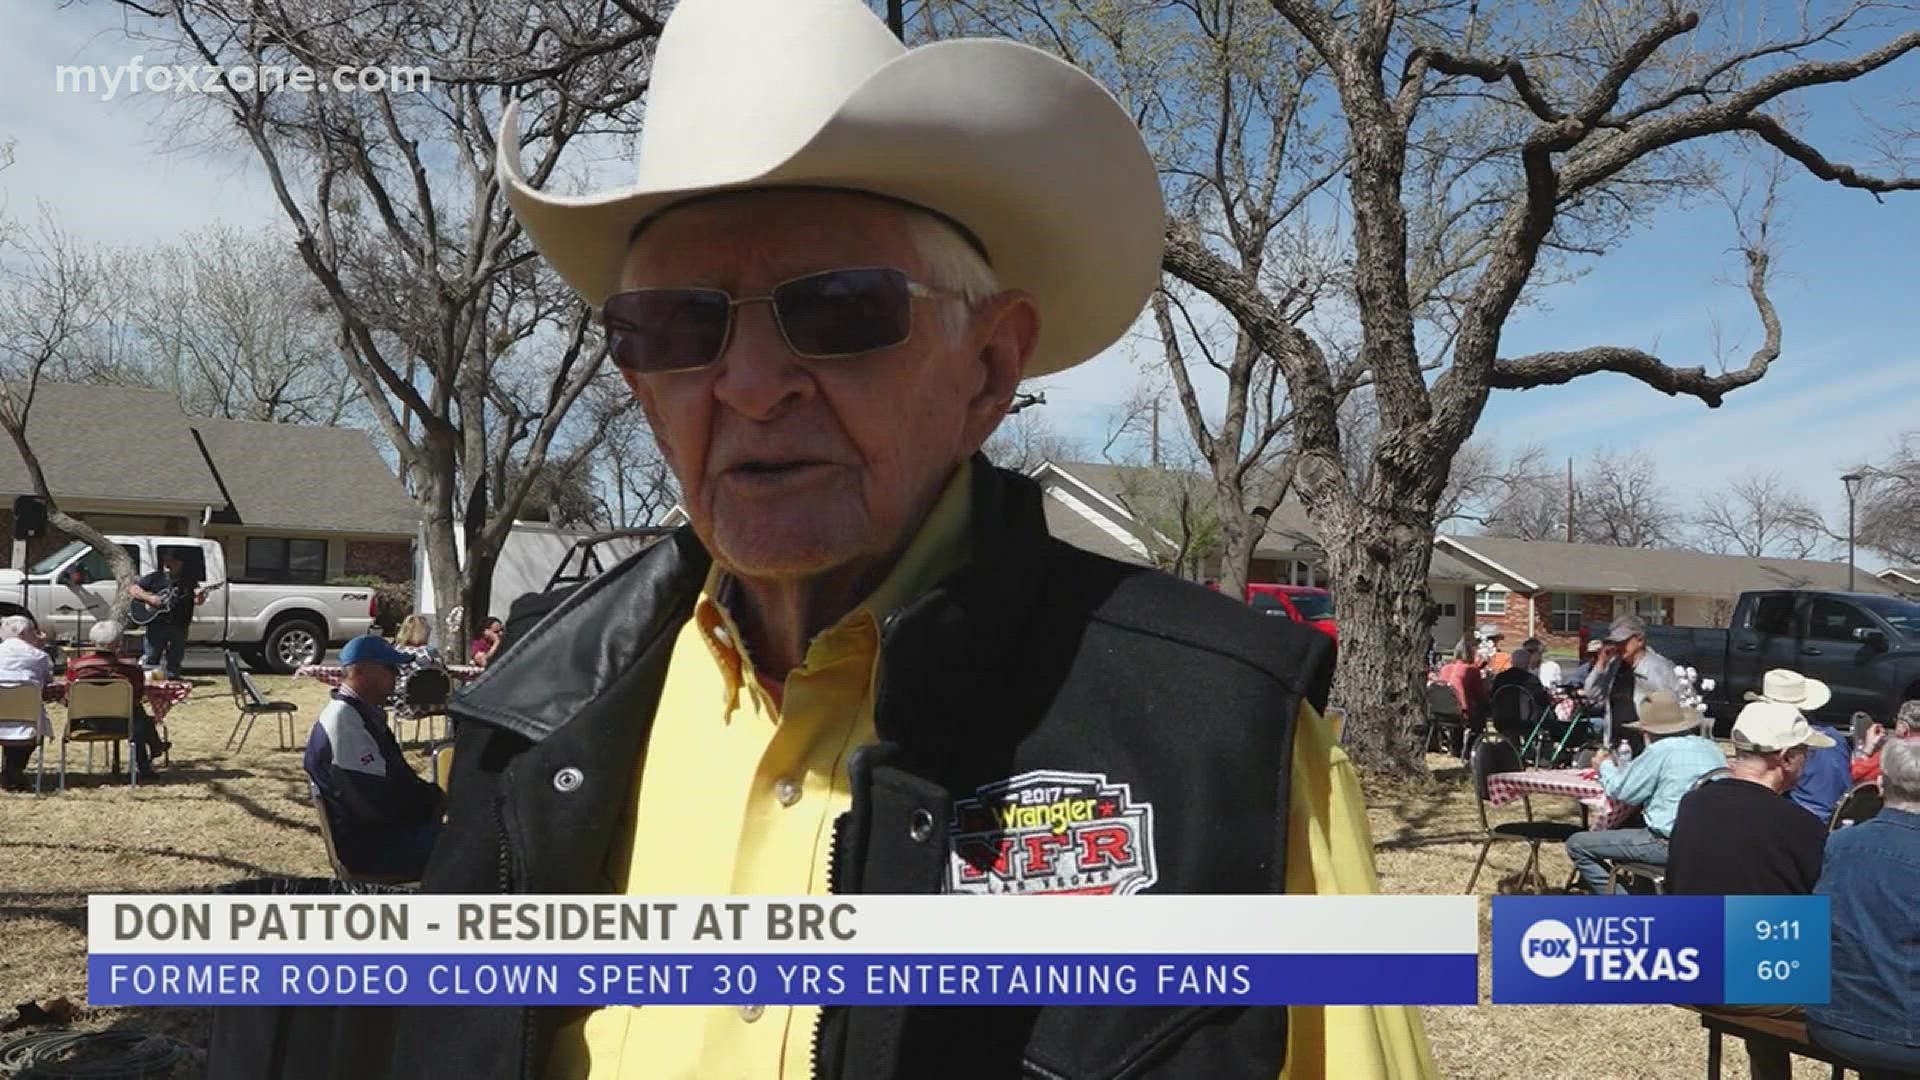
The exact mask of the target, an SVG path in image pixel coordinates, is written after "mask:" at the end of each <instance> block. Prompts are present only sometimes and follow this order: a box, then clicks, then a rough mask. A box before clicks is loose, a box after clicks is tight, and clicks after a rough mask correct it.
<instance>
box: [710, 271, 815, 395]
mask: <svg viewBox="0 0 1920 1080" xmlns="http://www.w3.org/2000/svg"><path fill="white" fill-rule="evenodd" d="M716 363H717V364H718V365H719V374H718V376H717V377H716V378H715V379H714V385H713V395H714V397H716V398H718V399H719V400H720V401H721V402H722V403H724V404H725V405H726V406H727V407H728V408H730V409H732V410H733V411H735V412H737V413H739V414H740V415H742V416H744V417H747V418H748V419H750V420H771V419H773V418H774V417H776V416H778V415H780V413H782V412H784V411H785V410H787V409H789V408H792V407H793V406H794V405H795V404H797V403H799V402H800V401H803V400H805V399H806V398H807V397H809V396H811V395H812V394H813V392H814V381H813V374H812V373H811V372H809V371H808V370H807V368H806V365H804V364H803V363H801V361H800V358H799V357H798V356H796V355H794V352H793V349H792V348H791V347H789V346H788V344H787V339H786V338H785V336H783V335H782V334H781V333H780V327H779V324H778V323H777V322H775V318H774V312H773V305H772V304H771V303H768V302H766V301H752V302H749V303H744V304H741V305H740V306H739V307H737V308H735V309H734V312H733V333H732V335H731V336H730V337H729V338H728V339H727V347H726V350H725V351H724V352H722V353H721V354H720V357H719V359H718V360H717V361H716Z"/></svg>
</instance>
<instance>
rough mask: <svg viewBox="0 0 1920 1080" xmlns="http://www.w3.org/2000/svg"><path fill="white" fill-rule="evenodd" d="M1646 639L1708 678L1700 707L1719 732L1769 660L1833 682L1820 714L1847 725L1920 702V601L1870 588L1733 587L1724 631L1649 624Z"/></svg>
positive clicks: (1888, 717) (1886, 718)
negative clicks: (1710, 683)
mask: <svg viewBox="0 0 1920 1080" xmlns="http://www.w3.org/2000/svg"><path fill="white" fill-rule="evenodd" d="M1647 644H1648V645H1650V646H1652V647H1653V649H1654V651H1655V652H1658V653H1660V654H1661V655H1663V656H1665V657H1667V658H1668V659H1669V660H1672V661H1673V662H1674V663H1676V664H1683V665H1686V666H1688V667H1693V668H1698V669H1699V671H1700V676H1701V678H1703V679H1707V678H1710V679H1713V680H1714V684H1715V685H1714V688H1713V690H1712V692H1710V693H1708V694H1707V695H1706V697H1707V705H1708V708H1709V711H1711V712H1712V713H1713V715H1714V717H1715V719H1716V720H1718V721H1719V723H1718V724H1717V725H1716V726H1717V727H1719V728H1720V729H1722V730H1724V729H1725V728H1726V727H1727V726H1728V725H1729V724H1731V723H1732V718H1733V716H1734V714H1736V713H1738V712H1739V711H1740V706H1741V705H1742V704H1744V703H1745V700H1746V693H1747V691H1749V690H1753V689H1756V688H1758V686H1759V685H1760V678H1761V676H1762V675H1764V674H1765V673H1766V672H1767V671H1768V670H1769V669H1771V668H1791V669H1793V670H1795V671H1798V672H1800V673H1801V674H1803V675H1806V676H1808V677H1810V678H1815V679H1819V680H1820V681H1822V682H1824V683H1826V684H1827V685H1828V686H1829V687H1831V688H1832V689H1833V700H1832V701H1830V702H1829V703H1828V704H1827V706H1826V707H1825V708H1823V709H1821V710H1820V712H1819V716H1820V719H1821V720H1822V721H1824V722H1826V723H1830V724H1832V725H1834V726H1835V727H1838V728H1840V729H1841V730H1845V729H1846V727H1847V722H1848V720H1849V719H1850V718H1851V717H1852V716H1853V714H1854V713H1856V712H1864V713H1867V714H1868V715H1870V716H1872V717H1873V718H1874V719H1875V720H1878V721H1880V722H1882V723H1886V724H1891V723H1892V721H1893V713H1894V710H1896V709H1898V708H1899V707H1900V703H1901V702H1903V701H1912V700H1920V604H1916V603H1914V602H1913V601H1911V600H1902V599H1900V598H1899V597H1895V596H1879V595H1875V594H1871V593H1837V592H1818V591H1814V590H1810V589H1782V590H1770V591H1765V592H1748V593H1742V594H1740V600H1739V602H1738V603H1737V604H1735V605H1734V609H1733V621H1732V625H1731V628H1730V629H1726V630H1714V629H1708V628H1705V627H1690V626H1650V627H1648V628H1647Z"/></svg>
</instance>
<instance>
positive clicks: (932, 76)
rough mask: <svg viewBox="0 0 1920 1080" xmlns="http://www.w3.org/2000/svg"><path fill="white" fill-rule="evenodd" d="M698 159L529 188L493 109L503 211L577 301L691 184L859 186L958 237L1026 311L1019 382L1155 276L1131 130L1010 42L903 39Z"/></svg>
mask: <svg viewBox="0 0 1920 1080" xmlns="http://www.w3.org/2000/svg"><path fill="white" fill-rule="evenodd" d="M713 137H714V138H725V134H724V133H715V134H714V136H713ZM714 157H715V160H714V162H713V163H712V164H711V165H710V166H702V165H700V164H697V163H696V164H695V165H693V166H690V167H686V168H671V172H670V173H669V172H668V169H667V168H663V169H661V170H659V171H660V172H662V173H666V174H668V175H671V177H672V179H671V181H670V182H665V183H658V184H651V185H649V184H641V185H639V186H635V187H632V188H628V189H625V190H621V191H615V192H611V193H607V194H601V195H590V196H565V195H547V194H544V193H542V192H541V191H539V190H538V189H536V188H534V187H533V186H532V184H531V183H530V182H529V181H528V180H527V178H526V173H525V171H524V169H523V167H522V164H521V160H520V158H521V153H520V136H519V126H518V111H517V108H515V107H513V106H509V108H508V109H507V111H506V115H505V116H504V117H503V118H502V121H501V135H500V140H499V172H500V175H501V177H502V179H503V182H504V185H505V190H506V195H507V200H508V202H509V203H510V204H511V205H512V207H513V211H514V214H515V216H516V217H517V218H518V219H519V221H520V223H521V225H522V227H524V228H525V229H526V231H527V234H528V236H529V238H531V240H532V241H533V244H534V246H535V247H536V248H538V249H539V250H540V252H541V253H542V254H543V255H545V256H546V258H547V259H548V261H549V262H551V263H552V264H553V267H554V269H555V270H556V271H557V272H558V273H559V274H560V276H561V277H562V278H563V279H565V280H566V281H567V283H568V284H570V285H571V286H573V288H574V289H575V290H576V291H577V292H579V293H580V295H581V296H582V297H583V298H584V299H585V300H586V301H587V302H588V303H589V304H591V305H593V306H595V307H599V306H600V305H601V304H603V303H604V302H605V301H606V299H607V297H609V296H611V295H613V294H614V293H615V292H617V291H619V288H620V272H621V267H622V264H623V262H624V260H625V257H626V252H627V248H628V244H629V241H630V238H631V234H632V230H633V227H634V226H635V225H636V224H637V223H639V222H641V221H643V220H645V219H646V218H648V217H650V216H652V215H654V214H656V213H659V212H660V211H661V210H664V209H666V208H668V207H670V206H672V205H674V204H675V203H678V202H683V201H686V200H688V199H692V198H697V197H699V196H702V195H708V194H714V193H720V192H726V191H734V190H740V191H745V190H754V189H760V188H779V187H827V188H838V189H845V190H851V191H865V192H871V193H874V194H877V195H883V196H887V197H889V198H892V199H898V200H904V201H906V202H909V203H913V204H916V205H919V206H924V207H926V208H928V209H930V210H933V211H936V212H938V213H940V214H942V215H944V216H946V217H948V218H951V219H953V220H954V221H956V222H959V223H960V224H961V225H963V226H965V227H966V228H967V229H968V230H970V231H972V232H973V233H974V235H975V236H976V237H977V238H978V239H979V240H980V242H981V244H982V246H984V247H985V249H986V252H987V255H988V258H989V261H990V263H991V264H992V267H993V269H994V271H995V273H996V276H997V277H998V278H999V281H1000V284H1001V286H1002V287H1003V288H1007V289H1022V290H1025V291H1026V292H1028V293H1030V294H1032V296H1033V298H1034V301H1035V305H1036V306H1037V307H1038V309H1039V312H1040V319H1041V323H1040V335H1039V339H1038V341H1037V342H1036V343H1035V346H1034V351H1033V355H1032V357H1031V358H1030V360H1029V362H1028V364H1027V368H1026V375H1027V376H1028V377H1033V376H1038V375H1046V374H1050V373H1052V372H1056V371H1060V370H1062V369H1064V368H1067V367H1070V366H1072V365H1074V364H1077V363H1079V362H1081V361H1083V360H1086V359H1088V358H1090V357H1092V356H1093V355H1095V354H1096V353H1098V352H1100V351H1101V350H1103V349H1105V348H1106V347H1107V346H1109V345H1111V344H1112V343H1113V342H1114V341H1116V340H1118V339H1119V337H1120V336H1121V335H1122V334H1124V333H1125V332H1126V331H1127V329H1128V327H1130V326H1131V325H1132V323H1133V321H1134V319H1135V317H1136V316H1138V314H1139V312H1140V310H1141V308H1142V307H1143V306H1144V305H1145V303H1146V301H1147V297H1148V296H1149V295H1150V294H1151V292H1152V291H1153V289H1154V288H1155V287H1157V286H1158V284H1159V280H1160V256H1161V250H1162V247H1163V245H1164V243H1165V232H1166V209H1165V205H1164V203H1163V201H1162V199H1161V194H1160V185H1159V175H1158V172H1157V170H1156V168H1155V166H1154V163H1153V159H1152V156H1151V155H1150V154H1149V153H1148V151H1147V148H1146V144H1145V142H1144V141H1142V139H1141V137H1140V132H1139V130H1138V129H1137V128H1136V127H1135V126H1134V124H1133V122H1132V120H1131V119H1130V118H1129V117H1128V115H1127V113H1126V111H1125V110H1124V109H1122V108H1120V107H1119V105H1118V104H1117V103H1116V102H1115V101H1114V100H1113V98H1112V96H1111V95H1109V94H1108V93H1107V91H1106V90H1105V88H1103V87H1102V86H1101V85H1100V84H1099V83H1098V82H1096V81H1094V80H1093V78H1091V77H1090V76H1088V75H1087V74H1085V73H1084V72H1082V71H1080V70H1079V69H1078V68H1075V67H1073V66H1072V65H1070V64H1067V63H1066V62H1065V61H1062V60H1059V59H1057V58H1055V57H1053V56H1050V55H1048V54H1047V53H1044V52H1041V51H1040V50H1038V49H1034V48H1031V47H1029V46H1026V45H1021V44H1019V43H1017V42H1011V41H994V40H980V39H969V40H960V41H947V42H940V43H937V44H933V45H927V46H924V47H922V48H918V49H913V50H910V51H908V52H905V53H903V54H902V55H900V56H899V57H898V58H896V59H894V60H891V61H889V62H887V63H885V64H883V65H882V66H880V67H879V68H877V69H875V70H874V71H873V73H872V74H871V75H869V76H868V77H867V78H865V79H864V81H862V82H860V83H859V84H858V85H856V86H854V87H853V89H852V90H851V92H849V93H848V94H847V96H846V97H845V98H844V100H842V101H841V102H840V104H839V106H838V108H836V109H834V110H833V111H832V112H831V113H830V115H828V116H827V117H826V119H825V120H824V122H823V123H821V124H820V126H819V127H818V129H817V130H814V131H812V132H798V133H795V137H794V138H793V139H792V140H791V145H790V146H765V147H762V149H761V150H760V151H758V152H754V151H747V152H727V153H718V154H716V155H714Z"/></svg>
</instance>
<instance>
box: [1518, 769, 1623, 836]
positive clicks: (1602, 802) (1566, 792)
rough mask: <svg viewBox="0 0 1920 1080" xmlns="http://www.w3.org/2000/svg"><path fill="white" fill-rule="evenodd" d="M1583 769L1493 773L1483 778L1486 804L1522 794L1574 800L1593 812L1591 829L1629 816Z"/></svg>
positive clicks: (1606, 825) (1617, 821) (1599, 827)
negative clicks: (1485, 785) (1485, 779)
mask: <svg viewBox="0 0 1920 1080" xmlns="http://www.w3.org/2000/svg"><path fill="white" fill-rule="evenodd" d="M1584 773H1585V770H1584V769H1532V770H1529V771H1526V772H1507V773H1494V774H1493V775H1492V776H1489V777H1487V801H1488V802H1490V803H1492V804H1493V805H1495V806H1499V805H1500V804H1502V803H1509V802H1512V801H1513V800H1515V799H1517V798H1519V797H1520V796H1522V795H1559V796H1562V797H1564V798H1568V799H1576V800H1578V801H1579V802H1580V803H1581V804H1582V805H1583V806H1585V807H1587V809H1589V810H1591V811H1592V812H1593V817H1592V826H1593V828H1594V829H1611V828H1613V827H1614V826H1616V825H1618V824H1620V823H1621V822H1622V821H1625V820H1626V819H1627V818H1629V817H1631V816H1633V812H1634V810H1635V809H1636V808H1635V807H1634V806H1632V805H1631V804H1627V803H1617V802H1614V801H1613V800H1612V799H1609V798H1607V790H1606V789H1605V788H1603V787H1601V786H1600V781H1598V780H1591V779H1588V778H1587V777H1586V776H1585V775H1583V774H1584Z"/></svg>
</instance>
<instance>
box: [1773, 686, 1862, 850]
mask: <svg viewBox="0 0 1920 1080" xmlns="http://www.w3.org/2000/svg"><path fill="white" fill-rule="evenodd" d="M1747 700H1748V701H1771V702H1774V703H1776V704H1779V705H1785V706H1787V707H1788V708H1790V709H1793V710H1795V711H1797V712H1799V713H1801V714H1802V715H1804V716H1806V718H1807V722H1808V723H1809V724H1812V725H1813V729H1814V730H1815V731H1818V732H1819V733H1820V734H1821V735H1823V736H1825V737H1826V741H1825V742H1823V743H1820V744H1818V746H1819V748H1818V749H1816V750H1813V751H1811V752H1810V753H1809V754H1808V755H1807V762H1806V767H1805V768H1803V769H1801V770H1800V777H1799V780H1798V781H1797V782H1796V783H1795V784H1794V785H1793V789H1792V790H1791V791H1790V792H1788V796H1789V797H1790V798H1792V799H1793V801H1794V803H1796V804H1797V805H1798V806H1799V807H1800V808H1801V809H1803V810H1806V811H1808V812H1809V813H1811V814H1812V815H1813V816H1814V817H1815V818H1816V819H1817V820H1819V822H1820V823H1821V824H1822V825H1824V824H1826V821H1827V819H1828V818H1830V817H1832V816H1833V808H1834V807H1836V806H1838V805H1840V800H1841V799H1843V798H1845V797H1846V794H1847V788H1848V787H1850V786H1852V782H1853V779H1852V777H1851V776H1850V775H1849V772H1848V766H1849V761H1850V757H1851V753H1850V750H1849V748H1848V745H1847V738H1846V736H1844V735H1842V734H1840V732H1838V731H1836V730H1835V729H1833V728H1831V727H1828V726H1827V725H1825V724H1822V723H1820V722H1819V721H1818V720H1815V719H1814V718H1813V716H1814V713H1815V712H1816V711H1817V710H1819V709H1821V708H1824V707H1825V706H1826V704H1827V703H1828V702H1830V701H1832V700H1833V691H1832V689H1831V688H1829V687H1828V686H1827V684H1826V683H1824V682H1821V681H1820V680H1819V679H1809V678H1808V677H1806V676H1805V675H1802V674H1800V673H1799V672H1797V671H1790V670H1788V669H1786V668H1774V669H1773V670H1771V671H1768V672H1767V673H1766V674H1765V675H1762V676H1761V677H1760V689H1759V690H1758V691H1753V690H1749V691H1747Z"/></svg>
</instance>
